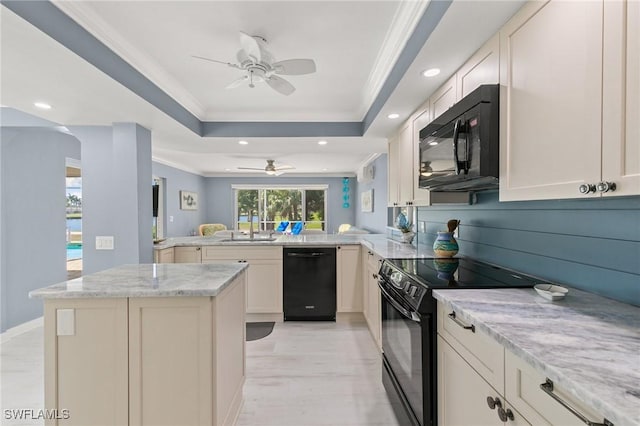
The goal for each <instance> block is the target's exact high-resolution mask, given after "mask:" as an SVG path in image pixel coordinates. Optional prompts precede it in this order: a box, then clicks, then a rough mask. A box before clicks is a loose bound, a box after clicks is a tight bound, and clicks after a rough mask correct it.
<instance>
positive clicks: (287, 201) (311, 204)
mask: <svg viewBox="0 0 640 426" xmlns="http://www.w3.org/2000/svg"><path fill="white" fill-rule="evenodd" d="M233 189H234V192H235V205H236V208H235V223H236V229H238V230H241V231H248V230H249V226H250V222H251V218H252V219H253V223H254V229H255V230H261V231H272V230H274V229H276V228H277V227H278V224H279V223H280V222H281V221H283V220H284V221H288V222H300V221H303V222H304V227H305V229H317V230H322V231H324V230H325V227H326V222H325V211H326V199H327V197H326V193H327V186H326V185H320V186H319V185H314V186H298V187H290V186H287V187H272V186H270V187H266V186H265V187H261V186H251V187H249V186H240V185H237V186H233Z"/></svg>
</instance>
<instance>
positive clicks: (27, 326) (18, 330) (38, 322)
mask: <svg viewBox="0 0 640 426" xmlns="http://www.w3.org/2000/svg"><path fill="white" fill-rule="evenodd" d="M43 325H44V319H43V317H38V318H36V319H33V320H31V321H27V322H23V323H22V324H18V325H16V326H15V327H12V328H10V329H8V330H7V331H5V332H4V333H2V334H0V343H5V342H8V341H9V340H11V339H12V338H14V337H16V336H19V335H21V334H22V333H26V332H27V331H31V330H33V329H35V328H38V327H42V326H43Z"/></svg>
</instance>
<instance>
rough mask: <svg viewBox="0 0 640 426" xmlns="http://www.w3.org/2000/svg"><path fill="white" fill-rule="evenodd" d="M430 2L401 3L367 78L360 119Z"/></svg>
mask: <svg viewBox="0 0 640 426" xmlns="http://www.w3.org/2000/svg"><path fill="white" fill-rule="evenodd" d="M429 3H430V0H419V1H406V2H405V1H403V2H401V3H400V6H399V7H398V9H397V10H396V13H395V15H394V16H393V19H392V20H391V24H390V25H389V30H388V31H387V34H386V35H385V39H384V42H383V43H382V47H381V48H380V50H379V52H378V57H377V58H376V60H375V62H374V64H373V67H372V68H371V73H370V74H369V78H368V79H367V84H366V86H365V90H364V95H363V97H362V103H361V105H360V108H359V111H358V114H359V115H358V117H360V118H359V119H362V117H364V116H365V114H366V113H367V111H368V109H369V108H370V107H371V105H372V104H373V101H374V100H375V99H376V97H377V96H378V93H379V92H380V89H382V86H383V85H384V83H385V81H386V80H387V77H388V75H389V73H390V72H391V70H392V69H393V67H394V65H395V64H396V61H397V60H398V57H399V56H400V54H401V52H402V51H403V49H404V47H405V45H406V44H407V41H408V40H409V38H410V37H411V35H412V34H413V32H414V31H415V28H416V26H417V24H418V22H419V21H420V19H421V18H422V15H423V14H424V12H425V10H426V9H427V6H428V5H429Z"/></svg>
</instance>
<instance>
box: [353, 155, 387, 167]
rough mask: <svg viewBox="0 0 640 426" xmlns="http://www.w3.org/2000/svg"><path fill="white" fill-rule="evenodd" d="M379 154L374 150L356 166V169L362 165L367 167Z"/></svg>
mask: <svg viewBox="0 0 640 426" xmlns="http://www.w3.org/2000/svg"><path fill="white" fill-rule="evenodd" d="M381 155H382V154H381V153H379V152H374V153H373V154H371V155H369V156H368V157H367V158H366V159H365V160H364V161H363V162H362V163H360V165H359V166H358V170H360V169H361V168H363V167H367V166H368V165H369V164H371V163H373V162H374V161H376V159H377V158H378V157H380V156H381Z"/></svg>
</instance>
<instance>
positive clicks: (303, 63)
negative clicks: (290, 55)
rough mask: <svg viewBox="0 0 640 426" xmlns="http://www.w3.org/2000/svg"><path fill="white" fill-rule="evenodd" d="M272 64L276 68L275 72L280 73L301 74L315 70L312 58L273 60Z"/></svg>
mask: <svg viewBox="0 0 640 426" xmlns="http://www.w3.org/2000/svg"><path fill="white" fill-rule="evenodd" d="M272 66H273V67H274V68H275V69H276V74H282V75H303V74H311V73H314V72H316V63H315V62H314V61H313V59H287V60H284V61H279V62H274V63H273V65H272Z"/></svg>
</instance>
